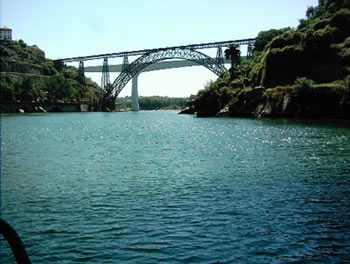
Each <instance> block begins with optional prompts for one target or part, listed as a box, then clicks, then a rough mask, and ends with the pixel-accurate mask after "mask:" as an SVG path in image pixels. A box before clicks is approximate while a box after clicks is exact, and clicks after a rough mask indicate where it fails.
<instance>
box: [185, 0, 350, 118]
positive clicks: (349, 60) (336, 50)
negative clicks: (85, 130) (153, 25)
mask: <svg viewBox="0 0 350 264" xmlns="http://www.w3.org/2000/svg"><path fill="white" fill-rule="evenodd" d="M349 25H350V1H349V0H337V1H327V0H323V1H319V5H318V6H316V7H309V8H308V9H307V11H306V19H300V24H299V26H298V28H296V29H294V28H283V29H271V30H269V31H262V32H260V33H259V34H258V36H257V38H256V42H255V49H254V51H253V56H252V57H251V58H249V59H248V60H246V61H242V62H240V60H236V63H235V64H234V65H233V67H231V69H230V70H229V72H227V73H225V74H223V75H222V76H220V77H219V78H218V79H217V80H215V81H213V82H211V83H209V84H208V85H207V86H206V87H205V89H204V90H202V91H200V92H199V93H198V95H197V96H196V99H195V100H194V101H192V102H191V103H190V104H189V108H190V112H193V113H194V112H196V113H197V116H215V115H225V116H269V117H334V118H348V119H350V27H349ZM231 48H232V47H231Z"/></svg>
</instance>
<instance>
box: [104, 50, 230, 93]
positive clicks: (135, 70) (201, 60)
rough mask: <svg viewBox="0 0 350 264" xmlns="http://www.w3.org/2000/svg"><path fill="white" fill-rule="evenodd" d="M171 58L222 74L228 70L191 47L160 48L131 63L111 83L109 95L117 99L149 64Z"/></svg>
mask: <svg viewBox="0 0 350 264" xmlns="http://www.w3.org/2000/svg"><path fill="white" fill-rule="evenodd" d="M169 59H185V60H189V61H193V62H195V63H197V64H199V65H202V66H204V67H206V68H207V69H209V70H210V71H212V72H213V73H215V74H216V75H218V76H220V75H221V74H222V73H223V72H225V71H226V68H225V67H224V65H223V64H222V63H219V62H218V61H217V60H215V59H213V58H211V57H210V56H208V55H206V54H204V53H201V52H199V51H196V50H194V49H189V48H181V47H177V48H171V49H158V50H154V51H152V52H149V53H146V54H144V55H143V56H141V57H139V58H138V59H136V60H135V61H133V62H132V63H131V64H129V65H127V66H126V67H125V68H124V69H123V70H122V71H121V73H120V74H119V76H118V77H117V78H116V79H115V81H114V82H113V84H112V85H111V87H110V88H111V89H110V91H109V95H111V96H113V98H114V99H115V98H116V97H117V96H118V95H119V93H120V92H121V91H122V90H123V88H124V87H125V85H126V84H127V83H128V82H129V81H130V80H131V79H132V78H133V77H134V76H135V75H137V74H139V73H140V72H141V71H142V70H143V69H145V68H146V67H147V66H149V65H151V64H154V63H158V62H161V61H164V60H169Z"/></svg>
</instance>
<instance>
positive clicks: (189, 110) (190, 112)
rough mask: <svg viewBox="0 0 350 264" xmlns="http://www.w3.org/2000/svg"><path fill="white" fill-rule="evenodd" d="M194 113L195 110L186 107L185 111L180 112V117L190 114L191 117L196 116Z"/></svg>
mask: <svg viewBox="0 0 350 264" xmlns="http://www.w3.org/2000/svg"><path fill="white" fill-rule="evenodd" d="M194 111H195V109H194V108H192V107H191V108H190V107H185V108H184V109H182V110H181V111H180V112H179V115H181V114H189V115H193V114H194Z"/></svg>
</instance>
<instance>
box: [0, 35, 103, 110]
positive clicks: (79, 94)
mask: <svg viewBox="0 0 350 264" xmlns="http://www.w3.org/2000/svg"><path fill="white" fill-rule="evenodd" d="M0 54H1V58H0V64H1V70H2V71H3V72H18V73H16V74H12V73H8V74H2V75H4V76H2V78H1V87H0V91H1V97H0V100H1V101H6V102H13V101H18V100H19V101H23V102H55V103H56V102H74V101H80V100H88V101H90V102H91V101H93V102H97V101H98V100H99V98H100V97H101V95H100V88H99V87H98V85H97V84H96V83H95V82H93V81H91V79H90V78H86V80H85V81H86V87H87V89H86V90H84V89H82V86H81V84H80V83H79V81H78V69H76V68H74V67H63V66H64V65H63V64H62V63H59V62H57V61H52V60H48V59H45V53H44V52H43V51H42V50H41V49H39V48H38V47H37V46H35V45H34V46H28V45H27V44H25V43H24V41H23V40H19V41H7V42H1V43H0ZM9 65H10V66H9ZM41 74H42V75H41Z"/></svg>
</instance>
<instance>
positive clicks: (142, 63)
mask: <svg viewBox="0 0 350 264" xmlns="http://www.w3.org/2000/svg"><path fill="white" fill-rule="evenodd" d="M254 41H255V39H253V38H250V39H242V40H231V41H221V42H210V43H202V44H191V45H183V46H176V47H168V48H158V49H144V50H137V51H128V52H118V53H107V54H99V55H91V56H83V57H71V58H65V59H59V60H57V61H59V62H60V63H68V62H79V76H81V77H80V78H81V79H82V82H83V84H84V85H85V77H84V63H83V62H84V61H88V60H96V59H103V67H102V79H101V88H102V89H103V90H104V91H105V96H106V97H109V98H111V97H112V98H113V100H115V99H116V97H117V96H118V95H119V93H120V92H121V91H122V89H123V88H124V87H125V85H126V84H127V83H128V82H129V81H130V79H132V77H134V76H135V75H137V74H138V73H140V72H141V71H142V70H143V69H144V68H146V67H147V66H149V65H151V64H154V63H158V62H160V61H163V60H168V59H184V60H190V61H193V62H195V63H198V64H199V65H203V66H204V67H206V68H208V69H209V70H210V71H212V72H213V73H215V74H216V75H218V76H219V75H220V74H222V73H223V72H224V71H225V70H226V69H225V67H224V57H223V52H222V48H225V47H227V46H229V45H230V44H237V45H247V47H248V48H247V56H248V57H249V56H251V54H252V50H253V47H254ZM211 48H217V53H216V59H213V58H211V57H210V56H208V55H206V54H204V53H202V52H199V51H198V50H199V49H211ZM129 56H141V57H139V58H137V59H136V60H135V61H133V62H132V63H130V64H129V59H128V57H129ZM118 57H122V58H123V66H122V71H121V73H120V75H119V76H118V77H117V78H116V79H115V80H114V82H113V83H112V84H110V81H109V67H108V59H109V58H118Z"/></svg>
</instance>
